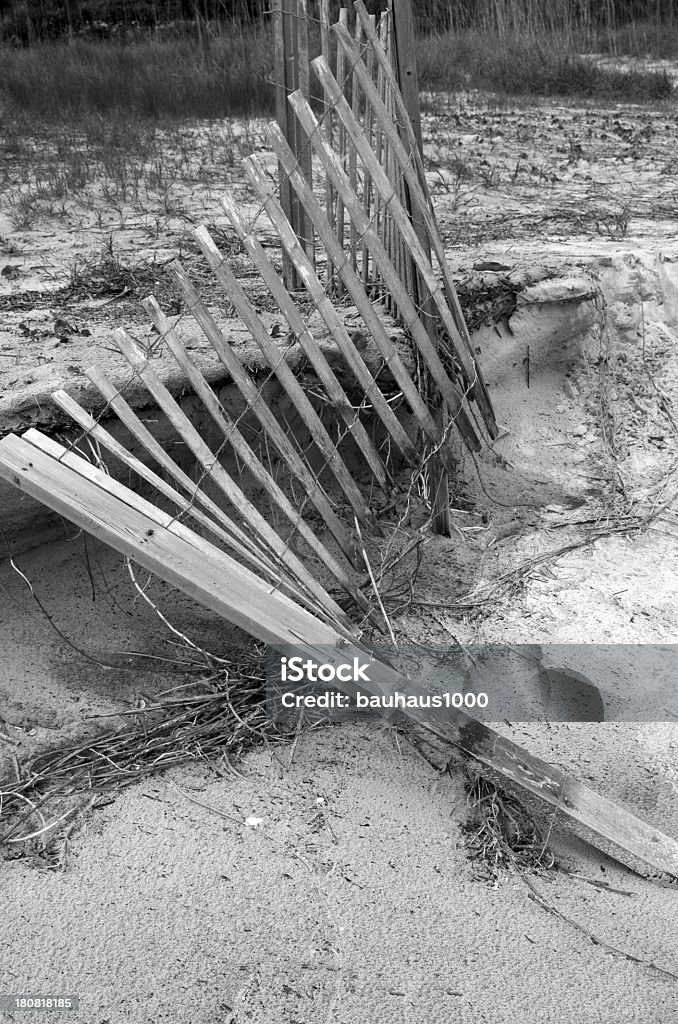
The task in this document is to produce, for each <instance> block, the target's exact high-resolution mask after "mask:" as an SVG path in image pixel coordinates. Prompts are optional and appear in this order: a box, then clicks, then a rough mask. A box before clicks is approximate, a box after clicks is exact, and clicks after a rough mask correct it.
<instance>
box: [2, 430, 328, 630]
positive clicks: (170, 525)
mask: <svg viewBox="0 0 678 1024" xmlns="http://www.w3.org/2000/svg"><path fill="white" fill-rule="evenodd" d="M21 436H22V440H24V441H28V442H29V444H32V445H33V447H34V448H38V449H40V451H42V452H44V453H45V454H46V455H49V456H50V457H51V458H53V459H55V460H56V461H57V462H60V463H62V464H63V465H64V466H68V467H69V469H72V470H73V471H74V472H76V473H79V474H80V476H82V477H84V478H85V479H87V480H90V481H91V482H92V483H94V484H97V486H99V487H101V488H103V489H104V490H105V491H107V492H108V493H109V494H111V495H113V497H115V498H117V499H118V500H120V501H122V502H124V503H125V504H126V505H129V506H130V508H133V509H136V510H137V511H138V512H141V513H142V514H143V515H145V516H148V518H149V519H152V520H153V522H155V523H157V525H158V526H161V527H163V528H164V529H166V530H167V531H168V532H169V533H172V534H175V535H176V536H177V537H181V538H182V540H185V541H187V542H188V543H189V544H193V545H194V546H195V547H196V548H198V550H199V551H202V552H203V553H204V554H206V555H208V556H209V557H210V558H212V559H215V560H216V561H219V559H220V556H221V555H222V554H223V553H224V552H222V551H221V549H219V548H217V547H215V546H214V544H213V543H212V542H211V541H209V540H207V539H206V538H204V537H202V536H200V534H198V533H195V531H194V530H191V529H189V527H187V526H186V524H185V523H183V522H182V521H181V520H179V519H177V517H176V515H170V514H169V513H168V512H163V511H162V509H159V508H158V507H157V506H156V505H154V504H153V503H152V502H150V501H147V500H146V499H145V498H142V497H141V496H140V495H139V494H137V493H136V491H132V490H130V488H129V487H125V485H124V484H122V483H120V482H119V481H118V480H116V479H115V478H114V477H112V476H110V475H109V474H108V473H105V472H104V471H103V470H101V469H98V468H97V466H94V465H93V464H92V463H91V462H88V461H87V459H85V458H83V457H82V456H81V455H77V454H76V453H75V451H72V450H71V451H69V450H68V449H67V448H64V446H63V445H61V444H59V443H58V442H57V441H55V440H54V439H53V438H51V437H47V435H46V434H42V433H41V432H40V431H39V430H35V429H34V428H33V427H31V429H30V430H27V431H26V433H25V434H22V435H21ZM92 436H94V435H92ZM111 440H113V438H111ZM130 458H131V459H133V456H131V457H130ZM130 468H131V467H130ZM165 491H166V492H171V491H172V488H170V487H166V488H165ZM174 493H175V494H176V492H174ZM187 511H188V512H189V513H190V511H191V510H190V507H189V508H188V509H187ZM194 518H195V521H196V522H198V523H200V524H201V525H203V526H207V528H208V529H209V530H210V532H211V533H212V535H213V536H216V537H220V539H222V540H223V539H224V536H225V532H224V531H218V530H215V529H214V526H215V524H214V523H210V522H209V520H208V519H207V516H202V517H201V516H200V515H199V514H198V515H196V516H194ZM231 547H233V549H234V550H237V551H238V554H240V555H241V557H242V556H243V555H246V554H247V553H246V552H244V551H243V550H242V549H238V548H237V547H235V545H233V544H232V542H231ZM223 566H224V568H225V570H226V571H227V572H228V573H237V571H238V562H235V561H234V560H233V559H232V558H228V559H224V560H223ZM257 567H258V568H259V570H260V571H261V570H262V569H263V571H264V572H266V566H265V565H264V564H263V563H261V562H260V563H259V564H258V566H257ZM243 578H244V579H245V580H247V581H249V579H250V577H249V576H245V577H243ZM262 582H263V581H262ZM267 582H269V584H270V585H271V586H272V587H273V588H275V589H278V588H283V589H284V591H285V592H286V593H287V596H288V597H290V598H291V599H292V600H293V601H295V602H296V603H300V604H302V605H304V606H305V607H306V608H307V609H308V610H309V611H310V610H312V609H313V608H314V607H315V606H314V605H313V604H312V603H311V602H309V599H308V595H307V594H305V593H303V591H301V590H299V589H298V588H295V587H293V586H292V585H291V584H290V582H289V581H288V580H287V579H285V578H284V577H281V576H280V575H277V576H273V577H272V578H269V579H268V580H267Z"/></svg>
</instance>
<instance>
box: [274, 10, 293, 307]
mask: <svg viewBox="0 0 678 1024" xmlns="http://www.w3.org/2000/svg"><path fill="white" fill-rule="evenodd" d="M271 16H272V17H271V20H272V22H273V65H274V72H273V73H274V76H275V117H276V121H277V122H278V124H279V125H280V129H281V131H283V132H284V134H285V138H288V137H289V132H288V120H287V68H286V64H287V62H286V59H285V35H286V33H285V21H286V11H285V8H284V6H283V0H271ZM278 181H279V182H280V205H281V206H282V208H283V210H284V211H285V215H286V216H287V218H288V219H289V220H292V196H293V195H294V190H293V189H292V186H291V185H290V183H289V181H287V179H286V177H285V172H284V170H283V168H282V166H281V165H280V163H279V164H278ZM296 276H297V275H296V271H295V269H294V264H293V263H292V261H291V260H290V259H289V257H288V256H287V254H286V253H283V278H284V281H285V287H286V288H288V289H290V288H292V289H293V288H296V284H297V281H296Z"/></svg>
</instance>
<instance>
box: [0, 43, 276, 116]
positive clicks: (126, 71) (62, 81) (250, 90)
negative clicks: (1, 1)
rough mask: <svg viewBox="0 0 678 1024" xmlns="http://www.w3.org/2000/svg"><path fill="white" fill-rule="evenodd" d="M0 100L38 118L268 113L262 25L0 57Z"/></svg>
mask: <svg viewBox="0 0 678 1024" xmlns="http://www.w3.org/2000/svg"><path fill="white" fill-rule="evenodd" d="M0 62H1V63H2V75H1V76H0V99H2V100H4V101H5V102H6V103H7V104H8V105H9V106H11V107H13V108H14V109H19V110H23V111H27V112H32V113H35V114H36V115H39V116H41V117H46V118H56V119H63V118H70V117H77V116H78V115H82V114H84V113H89V114H91V113H98V114H102V115H107V114H109V113H111V112H113V111H118V112H124V111H128V112H129V113H130V114H131V115H137V116H140V117H151V118H160V117H169V118H182V117H187V118H188V117H205V118H210V117H213V118H218V117H224V116H228V115H254V114H264V113H269V112H271V111H272V110H273V106H274V104H273V89H272V86H271V84H270V79H271V64H272V40H271V34H270V28H269V26H268V25H264V24H262V25H257V26H248V27H247V28H246V29H243V28H242V27H241V26H239V25H235V24H234V25H233V26H232V31H228V28H227V26H223V30H222V31H221V32H220V33H219V34H218V35H217V36H216V37H215V38H210V39H205V38H203V39H196V38H191V37H190V36H188V35H186V36H185V37H184V38H178V39H165V40H153V39H147V40H143V39H142V40H139V39H137V40H133V41H128V42H124V43H123V42H117V41H112V40H107V41H92V40H85V39H73V40H72V41H66V40H63V41H58V42H51V43H42V44H38V45H35V46H30V47H26V48H24V49H12V48H9V47H5V48H3V49H2V52H1V53H0Z"/></svg>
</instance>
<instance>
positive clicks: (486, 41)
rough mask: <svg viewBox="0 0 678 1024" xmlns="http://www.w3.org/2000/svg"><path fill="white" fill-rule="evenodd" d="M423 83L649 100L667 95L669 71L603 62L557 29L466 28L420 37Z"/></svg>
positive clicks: (671, 87) (511, 92)
mask: <svg viewBox="0 0 678 1024" xmlns="http://www.w3.org/2000/svg"><path fill="white" fill-rule="evenodd" d="M417 66H418V72H419V83H420V85H421V87H422V88H424V89H431V90H438V91H454V90H458V89H461V88H476V89H487V90H490V91H492V92H499V93H505V94H508V95H520V94H531V95H537V96H586V97H595V98H600V99H612V98H616V99H627V100H631V101H649V100H663V99H668V98H670V97H671V96H672V95H673V94H674V91H675V90H674V85H673V82H672V80H671V78H670V76H669V75H668V74H667V73H666V72H665V71H643V70H630V71H624V70H621V69H617V68H614V67H607V66H606V67H601V66H598V65H597V64H596V63H595V62H594V61H592V60H590V59H587V58H586V57H585V56H583V55H581V54H580V53H579V52H577V48H576V47H571V46H570V45H568V41H567V40H564V39H563V38H562V37H560V36H558V35H557V34H549V35H539V36H527V35H523V34H521V33H515V32H510V33H509V32H506V33H503V34H502V33H499V32H496V31H492V32H490V31H480V30H478V29H466V30H463V31H461V32H451V31H449V32H445V33H438V34H435V35H428V36H425V37H423V38H420V39H419V42H418V48H417Z"/></svg>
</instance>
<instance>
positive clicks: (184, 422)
mask: <svg viewBox="0 0 678 1024" xmlns="http://www.w3.org/2000/svg"><path fill="white" fill-rule="evenodd" d="M113 337H114V338H115V341H116V344H117V345H118V348H119V349H120V351H121V352H122V354H123V355H124V356H125V359H127V361H128V363H129V364H130V366H131V367H132V368H133V369H134V370H135V371H136V372H137V373H138V375H139V377H140V378H141V380H143V382H144V384H145V385H146V387H147V388H148V391H149V393H150V394H151V395H152V397H153V398H154V399H155V401H156V402H157V403H158V405H159V406H160V408H161V409H162V411H163V412H164V413H165V415H166V416H167V418H168V420H169V421H170V423H171V424H172V426H173V427H174V429H175V430H176V431H177V433H178V434H179V436H180V437H181V438H182V439H183V440H184V441H185V442H186V444H187V445H188V446H189V448H190V449H191V451H192V452H193V454H194V455H195V457H196V459H197V460H198V462H199V463H200V465H201V466H202V467H203V469H205V470H206V471H207V473H208V474H209V476H210V478H211V479H212V480H213V481H214V483H215V485H216V486H217V487H218V488H219V490H220V491H221V492H222V494H223V495H224V496H225V497H226V498H227V499H228V500H229V501H230V502H231V504H232V505H233V506H234V508H235V509H237V511H238V512H239V514H240V515H241V516H242V518H243V519H244V520H245V522H247V523H249V525H250V526H251V527H252V529H254V530H256V531H257V533H258V534H259V535H260V536H261V538H262V540H263V541H264V542H265V543H266V544H267V545H268V546H269V547H270V548H271V550H272V551H274V552H275V554H276V555H277V556H278V558H279V559H280V560H281V561H282V562H283V563H284V564H285V565H286V566H287V568H288V570H289V571H290V572H291V573H292V575H293V576H294V577H295V578H296V579H297V580H299V582H300V583H302V584H303V586H304V587H305V588H306V589H307V590H308V592H309V593H310V594H312V595H313V597H314V598H315V599H316V600H317V601H318V602H319V603H320V604H321V606H322V607H324V608H326V609H327V610H328V611H330V612H331V614H332V615H335V616H338V617H339V621H341V620H342V619H343V618H344V617H345V615H344V612H343V611H342V610H341V609H340V608H339V606H338V605H337V604H336V602H335V601H333V600H332V599H331V598H330V596H329V594H327V592H326V591H325V590H324V589H323V588H322V587H321V586H320V585H319V583H318V582H317V580H316V579H315V578H314V577H313V576H312V575H311V573H310V572H309V571H308V569H307V568H306V566H305V565H304V564H303V562H301V561H300V559H299V558H297V556H296V555H295V554H294V552H293V551H292V549H291V548H290V547H289V544H288V543H286V542H285V541H283V540H282V538H281V537H279V536H278V534H277V533H276V532H275V530H274V529H273V528H272V527H271V526H270V525H269V524H268V523H267V521H266V520H265V519H264V517H263V516H262V515H261V513H260V512H259V511H258V509H257V508H256V507H255V506H254V505H253V504H252V502H251V501H250V500H249V499H248V498H247V497H246V496H245V495H244V494H243V492H242V491H241V489H240V488H239V487H238V485H237V483H236V482H235V480H233V478H232V477H231V476H230V475H229V474H228V473H227V471H226V470H225V469H224V467H223V466H222V465H221V463H220V462H219V460H218V459H217V457H216V455H215V454H214V452H213V451H212V449H211V448H210V447H209V446H208V445H207V444H206V443H205V442H204V441H203V439H202V437H201V436H200V434H199V433H198V431H197V430H196V429H195V427H194V426H193V424H192V423H191V421H190V420H189V418H188V417H187V416H186V414H185V413H184V412H183V411H182V409H181V407H180V406H179V403H178V402H176V401H175V400H174V398H172V396H171V394H170V393H169V391H168V390H167V388H166V387H165V385H164V384H163V383H162V381H161V380H160V378H159V377H158V375H157V374H156V372H155V370H153V368H152V367H151V366H150V365H149V362H148V359H147V357H146V355H145V354H144V353H143V352H142V351H141V349H140V348H139V347H138V345H137V344H136V342H135V341H133V339H132V338H130V336H129V335H128V334H127V333H126V331H124V330H123V329H122V328H118V329H117V330H116V331H114V333H113ZM262 468H263V467H262ZM266 476H267V477H268V480H264V478H262V484H264V485H265V486H266V487H267V490H268V493H269V494H270V495H271V497H272V498H273V500H274V501H276V504H277V505H278V507H279V508H280V510H281V512H283V514H284V515H285V516H286V517H287V518H288V519H289V521H290V522H291V523H292V525H293V527H294V528H295V529H296V530H297V531H298V533H299V535H300V536H301V537H303V539H304V540H305V541H306V542H307V543H308V544H309V546H310V548H311V550H312V551H316V553H317V554H318V557H321V550H320V549H321V548H322V545H321V544H320V543H319V541H318V540H317V538H316V537H315V535H314V533H313V531H312V530H310V529H309V528H308V526H307V525H306V523H305V522H304V520H303V519H302V517H301V515H300V513H299V512H298V511H297V510H296V509H294V508H293V507H292V505H291V504H290V503H289V501H288V500H287V498H286V497H285V495H284V494H283V493H282V491H280V488H278V487H277V484H275V481H273V480H272V479H271V478H270V475H269V474H266ZM278 492H279V493H278ZM276 499H277V500H276Z"/></svg>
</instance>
